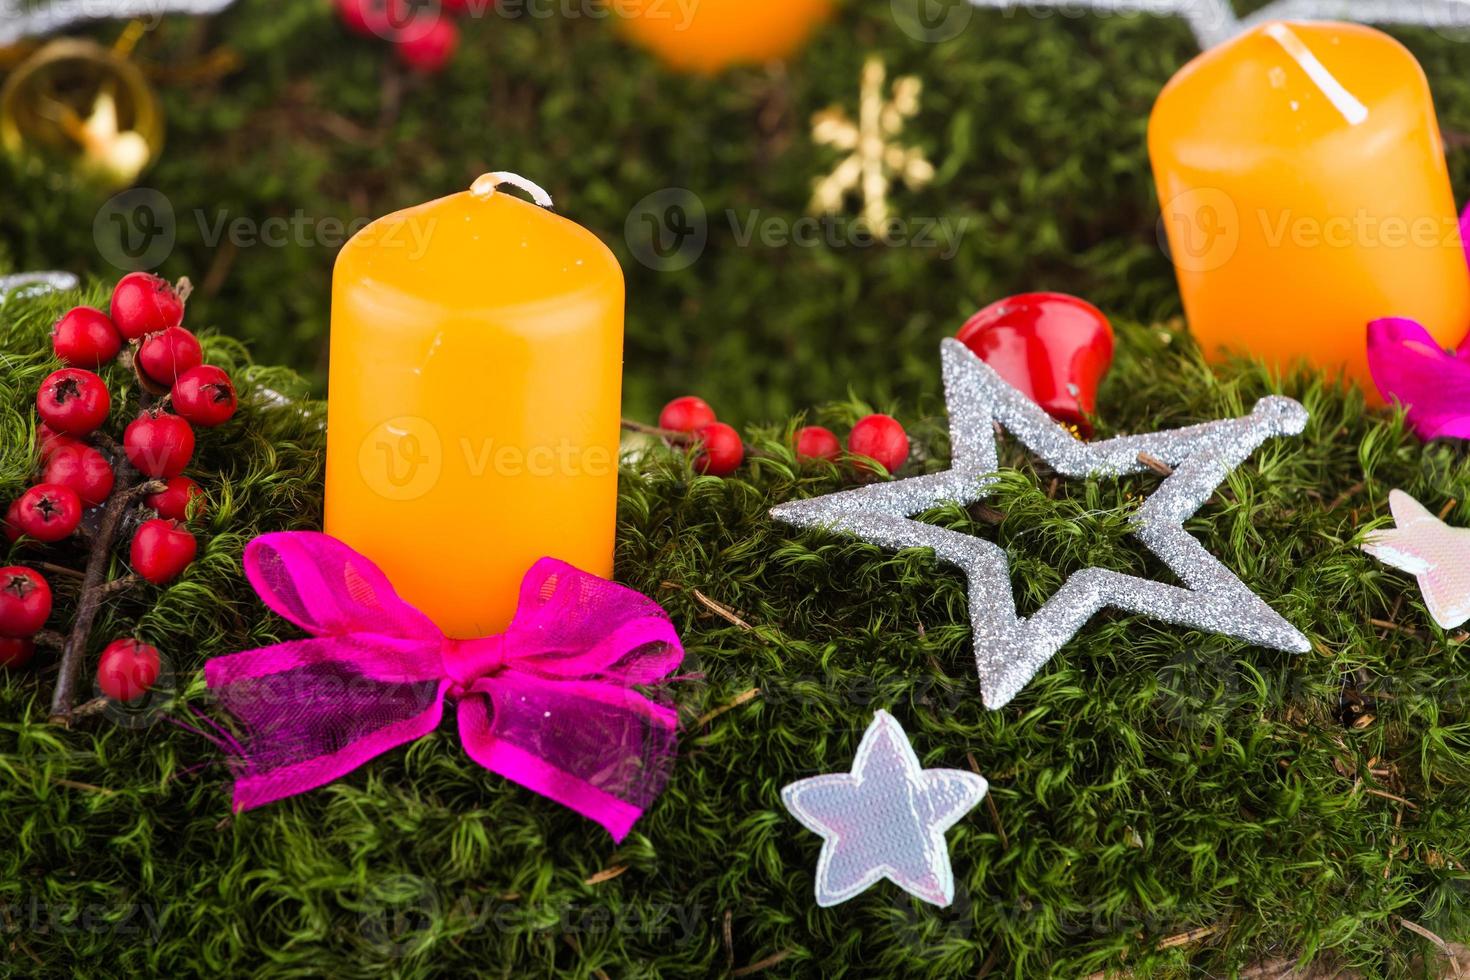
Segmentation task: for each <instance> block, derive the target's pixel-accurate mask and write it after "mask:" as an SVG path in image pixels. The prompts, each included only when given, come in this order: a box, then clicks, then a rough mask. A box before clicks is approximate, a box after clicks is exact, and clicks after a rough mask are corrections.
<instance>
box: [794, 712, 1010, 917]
mask: <svg viewBox="0 0 1470 980" xmlns="http://www.w3.org/2000/svg"><path fill="white" fill-rule="evenodd" d="M988 788H989V787H988V786H987V785H986V782H985V779H984V778H983V777H981V776H977V775H976V774H975V773H973V772H966V771H964V770H963V769H925V768H924V767H923V766H922V765H920V764H919V757H918V756H916V755H915V754H914V749H913V746H911V745H910V744H909V739H908V735H906V734H905V733H904V730H903V726H901V725H900V724H899V723H898V721H897V720H896V719H895V718H894V717H893V716H892V715H890V714H889V713H888V712H886V711H879V712H877V713H875V714H874V716H873V722H872V724H870V725H869V726H868V730H867V731H866V732H864V733H863V740H862V743H861V744H860V745H858V751H857V758H856V759H854V760H853V764H852V771H851V772H850V773H845V772H843V773H828V774H826V775H822V776H813V777H811V778H810V779H802V780H799V781H797V782H794V783H792V784H791V785H789V786H787V787H786V788H785V789H783V790H782V791H781V802H782V803H784V804H786V809H788V810H790V811H791V814H792V816H794V817H796V819H797V820H800V821H801V823H802V825H803V826H805V827H806V828H807V829H808V830H810V831H812V832H813V833H816V834H820V835H822V838H823V843H822V853H821V855H820V856H819V857H818V858H817V904H818V905H820V906H822V907H824V908H825V907H827V906H830V905H836V904H838V903H839V902H845V901H847V900H848V899H849V898H852V897H853V896H854V895H857V894H859V893H860V892H862V891H865V890H866V889H867V888H868V887H869V886H871V885H873V884H875V883H877V882H878V881H881V880H882V879H884V878H887V879H888V880H889V881H891V882H893V883H894V884H895V885H897V886H898V887H900V888H902V889H903V890H904V891H906V892H908V893H909V894H910V895H913V896H914V897H915V898H921V899H923V900H924V901H926V902H932V903H933V904H935V905H938V906H940V907H943V906H946V905H948V904H949V903H950V902H951V901H953V900H954V871H953V869H952V868H951V867H950V863H949V848H948V847H947V846H946V845H945V843H944V833H945V831H947V830H949V828H951V827H953V826H954V825H955V824H956V823H958V822H959V819H960V818H961V817H963V816H964V815H965V814H967V813H969V812H970V810H971V809H972V808H973V807H974V806H975V804H977V803H979V802H980V800H981V799H983V798H984V796H985V791H986V789H988Z"/></svg>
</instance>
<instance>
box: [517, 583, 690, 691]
mask: <svg viewBox="0 0 1470 980" xmlns="http://www.w3.org/2000/svg"><path fill="white" fill-rule="evenodd" d="M505 635H506V643H507V645H508V647H509V648H511V649H513V650H514V651H515V653H516V657H517V664H516V666H517V668H518V669H520V670H524V671H528V672H532V673H538V674H543V675H546V676H548V677H603V678H605V679H608V680H612V681H615V682H617V683H621V684H625V685H631V684H650V683H652V682H654V681H655V680H657V679H659V678H660V677H663V676H664V675H665V674H667V673H668V672H669V671H671V670H673V669H674V668H675V667H677V666H679V663H680V661H682V660H683V659H684V651H683V649H682V648H681V647H680V645H679V635H678V633H676V632H675V630H674V624H673V623H671V622H669V617H668V613H666V612H664V610H663V607H661V606H660V605H659V604H658V603H656V602H654V601H653V600H652V599H650V598H648V597H647V596H645V595H643V594H642V593H640V592H635V591H634V590H632V589H630V588H627V587H626V586H622V585H619V584H618V583H616V582H609V581H608V580H607V579H604V578H599V577H597V576H596V575H589V574H587V573H586V572H584V571H582V570H581V569H579V568H575V567H573V566H571V565H568V564H567V563H566V562H563V561H558V560H556V559H554V558H542V559H541V560H540V561H538V562H536V564H535V565H533V566H531V570H530V571H529V572H527V573H526V576H525V578H524V579H522V581H521V596H520V602H519V603H518V604H517V606H516V613H515V617H514V619H513V620H512V621H511V624H510V628H509V629H507V630H506V634H505Z"/></svg>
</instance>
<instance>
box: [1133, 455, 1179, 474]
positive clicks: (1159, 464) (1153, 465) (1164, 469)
mask: <svg viewBox="0 0 1470 980" xmlns="http://www.w3.org/2000/svg"><path fill="white" fill-rule="evenodd" d="M1138 461H1139V462H1140V463H1142V464H1143V465H1144V466H1147V467H1148V468H1149V469H1151V470H1153V471H1154V472H1155V473H1157V474H1159V476H1173V475H1174V467H1172V466H1170V465H1169V464H1168V463H1166V462H1164V461H1163V460H1162V459H1159V458H1158V457H1157V456H1150V455H1149V454H1148V453H1139V454H1138Z"/></svg>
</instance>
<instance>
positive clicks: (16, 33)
mask: <svg viewBox="0 0 1470 980" xmlns="http://www.w3.org/2000/svg"><path fill="white" fill-rule="evenodd" d="M234 2H235V0H50V2H47V3H40V4H37V3H35V2H27V0H0V44H14V43H15V42H16V41H19V40H22V39H24V38H28V37H40V36H41V35H43V34H54V33H56V32H57V31H60V30H63V29H64V28H67V27H70V26H72V25H73V24H80V23H82V22H84V21H89V20H102V19H106V18H115V19H131V18H134V17H141V18H143V19H145V20H149V21H152V20H154V19H156V18H158V17H160V16H162V15H164V14H215V13H219V12H220V11H221V10H224V9H225V8H226V7H228V6H229V5H230V4H232V3H234Z"/></svg>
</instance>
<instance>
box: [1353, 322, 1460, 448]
mask: <svg viewBox="0 0 1470 980" xmlns="http://www.w3.org/2000/svg"><path fill="white" fill-rule="evenodd" d="M1368 367H1369V369H1370V370H1371V371H1372V372H1373V381H1374V383H1375V384H1376V385H1377V386H1378V390H1379V391H1380V392H1381V393H1382V394H1383V397H1384V398H1386V399H1388V400H1390V401H1398V402H1402V403H1403V404H1404V406H1405V407H1406V408H1407V410H1408V419H1409V424H1410V425H1411V426H1412V427H1413V429H1414V431H1415V432H1416V433H1418V435H1419V437H1420V438H1422V439H1426V440H1428V439H1444V438H1456V439H1470V360H1465V359H1462V358H1459V357H1456V356H1455V355H1453V354H1450V353H1449V352H1447V351H1445V350H1444V349H1443V348H1441V347H1440V346H1439V344H1437V343H1436V342H1435V340H1434V338H1433V337H1431V336H1430V335H1429V331H1427V330H1425V329H1424V327H1423V326H1421V325H1420V324H1419V323H1418V321H1416V320H1410V319H1407V318H1404V317H1385V318H1383V319H1381V320H1374V321H1373V322H1372V323H1369V324H1368Z"/></svg>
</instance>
